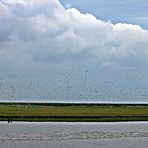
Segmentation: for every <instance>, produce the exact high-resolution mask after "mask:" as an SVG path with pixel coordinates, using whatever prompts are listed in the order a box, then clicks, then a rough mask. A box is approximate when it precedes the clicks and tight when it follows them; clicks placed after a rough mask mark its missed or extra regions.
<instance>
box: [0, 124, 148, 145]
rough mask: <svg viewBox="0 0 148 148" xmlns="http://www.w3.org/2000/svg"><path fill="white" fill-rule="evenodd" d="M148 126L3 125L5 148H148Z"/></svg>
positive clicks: (1, 137)
mask: <svg viewBox="0 0 148 148" xmlns="http://www.w3.org/2000/svg"><path fill="white" fill-rule="evenodd" d="M147 145H148V122H137V123H136V122H124V123H122V122H118V123H116V122H114V123H66V122H65V123H62V122H61V123H56V122H50V123H48V122H47V123H27V122H26V123H24V122H13V123H11V124H8V123H6V122H0V147H2V148H9V147H11V148H20V147H21V148H28V147H31V148H40V147H41V148H42V147H43V148H46V147H52V148H73V147H80V148H84V147H85V148H89V147H92V148H96V147H97V148H98V147H99V148H108V147H109V148H116V147H117V148H118V147H120V148H124V147H126V148H127V147H129V148H139V147H141V148H147Z"/></svg>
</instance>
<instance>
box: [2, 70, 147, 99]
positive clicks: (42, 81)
mask: <svg viewBox="0 0 148 148" xmlns="http://www.w3.org/2000/svg"><path fill="white" fill-rule="evenodd" d="M147 84H148V77H147V74H146V73H140V74H139V72H138V71H137V72H136V71H135V72H129V73H128V72H124V71H123V72H117V71H109V70H106V71H101V70H100V69H99V68H98V67H95V68H93V69H91V70H90V69H83V70H82V69H79V68H73V69H70V70H69V69H68V70H66V71H63V72H56V73H49V74H47V75H46V76H39V77H8V78H7V77H5V78H4V77H1V78H0V101H20V100H26V101H49V102H53V101H65V102H66V101H67V102H69V101H70V102H85V101H86V102H102V101H104V102H108V101H109V102H112V101H113V102H118V101H120V102H124V101H141V100H142V101H147V100H146V99H147V97H148V88H147Z"/></svg>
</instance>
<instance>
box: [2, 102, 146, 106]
mask: <svg viewBox="0 0 148 148" xmlns="http://www.w3.org/2000/svg"><path fill="white" fill-rule="evenodd" d="M0 105H31V106H32V105H37V106H38V105H39V106H113V107H128V106H129V107H130V106H138V107H139V106H148V104H135V103H134V104H132V103H119V104H118V103H40V102H38V103H30V102H29V103H27V102H0Z"/></svg>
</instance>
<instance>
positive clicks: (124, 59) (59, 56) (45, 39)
mask: <svg viewBox="0 0 148 148" xmlns="http://www.w3.org/2000/svg"><path fill="white" fill-rule="evenodd" d="M83 59H87V60H88V61H89V60H96V62H98V64H101V65H106V64H105V63H110V64H109V65H111V63H114V64H117V65H120V66H123V65H124V66H129V65H130V66H131V65H132V66H135V65H146V64H147V62H148V31H147V30H144V29H142V28H141V27H140V26H138V25H132V24H122V23H118V24H115V25H114V24H112V23H111V22H103V21H101V20H98V19H96V17H95V16H93V15H91V14H82V13H81V12H80V11H78V10H77V9H75V8H68V9H65V8H64V7H63V6H62V5H61V3H60V2H59V1H58V0H42V1H41V0H13V1H12V0H0V67H1V68H6V69H9V70H10V69H15V70H16V71H19V70H22V69H23V68H22V67H24V66H26V65H27V68H26V71H27V70H28V69H38V70H45V69H48V68H49V65H52V64H53V62H55V63H59V61H60V63H62V62H63V61H69V60H72V61H76V60H80V61H81V60H83Z"/></svg>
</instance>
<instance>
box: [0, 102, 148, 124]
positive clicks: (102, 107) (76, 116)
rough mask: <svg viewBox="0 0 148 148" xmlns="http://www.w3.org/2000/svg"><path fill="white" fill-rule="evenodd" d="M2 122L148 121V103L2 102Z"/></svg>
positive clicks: (0, 117) (0, 116)
mask: <svg viewBox="0 0 148 148" xmlns="http://www.w3.org/2000/svg"><path fill="white" fill-rule="evenodd" d="M0 120H1V121H9V120H10V121H11V120H12V121H38V122H39V121H41V122H45V121H70V122H85V121H88V122H89V121H90V122H94V121H97V122H98V121H109V122H112V121H148V105H147V104H70V103H69V104H63V103H61V104H60V103H0Z"/></svg>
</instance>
